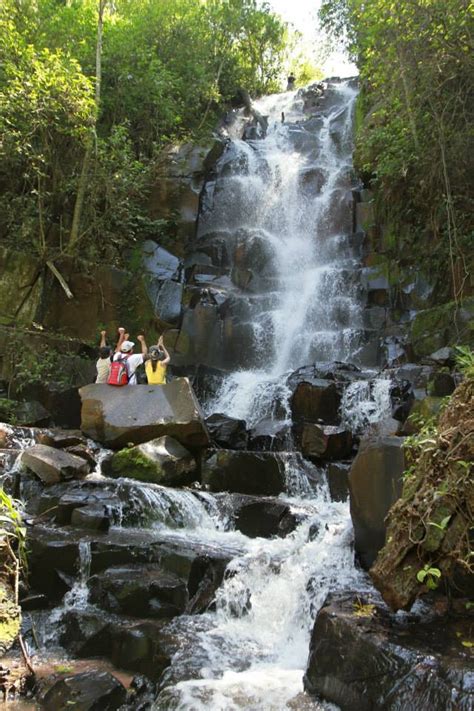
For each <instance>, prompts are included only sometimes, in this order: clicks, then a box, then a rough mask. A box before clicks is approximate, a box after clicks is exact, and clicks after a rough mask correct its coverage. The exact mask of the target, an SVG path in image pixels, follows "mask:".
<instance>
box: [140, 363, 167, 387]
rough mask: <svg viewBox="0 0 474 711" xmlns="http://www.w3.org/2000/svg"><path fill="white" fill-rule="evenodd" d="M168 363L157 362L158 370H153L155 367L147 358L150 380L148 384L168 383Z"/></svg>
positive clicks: (147, 373) (146, 368)
mask: <svg viewBox="0 0 474 711" xmlns="http://www.w3.org/2000/svg"><path fill="white" fill-rule="evenodd" d="M166 368H167V366H166V365H163V363H160V361H158V362H157V364H156V370H155V371H154V372H153V367H152V365H151V361H150V360H147V362H146V363H145V372H146V377H147V380H148V385H164V384H165V383H166Z"/></svg>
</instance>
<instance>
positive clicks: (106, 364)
mask: <svg viewBox="0 0 474 711" xmlns="http://www.w3.org/2000/svg"><path fill="white" fill-rule="evenodd" d="M110 362H111V361H110V357H109V358H99V360H98V361H97V363H96V364H95V367H96V369H97V377H96V379H95V382H96V383H106V382H107V378H108V377H109V372H110Z"/></svg>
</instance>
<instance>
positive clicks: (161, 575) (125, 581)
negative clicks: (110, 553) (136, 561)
mask: <svg viewBox="0 0 474 711" xmlns="http://www.w3.org/2000/svg"><path fill="white" fill-rule="evenodd" d="M88 585H89V590H90V601H91V602H92V603H94V604H97V605H98V606H99V607H101V608H102V609H104V610H109V611H110V612H115V613H119V614H125V615H132V616H133V617H150V618H159V619H163V618H169V617H175V616H176V615H179V614H181V613H182V612H184V609H185V607H186V603H187V601H188V593H187V588H186V584H185V582H184V581H183V580H181V579H180V578H179V577H178V576H177V575H174V574H173V573H169V572H166V571H163V570H161V569H160V567H158V566H134V565H130V566H120V567H116V568H109V569H108V570H106V571H105V572H104V573H101V574H98V575H94V576H93V577H92V578H90V580H89V582H88Z"/></svg>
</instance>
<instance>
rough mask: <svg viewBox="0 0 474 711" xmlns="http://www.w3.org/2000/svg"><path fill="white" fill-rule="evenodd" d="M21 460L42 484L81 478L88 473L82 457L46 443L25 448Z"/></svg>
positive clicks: (87, 465)
mask: <svg viewBox="0 0 474 711" xmlns="http://www.w3.org/2000/svg"><path fill="white" fill-rule="evenodd" d="M21 461H22V464H23V465H24V466H25V467H28V469H31V471H33V472H34V473H35V474H36V476H38V477H39V478H40V479H41V481H42V482H43V483H44V484H56V483H57V482H59V481H62V480H65V479H82V478H84V477H85V476H86V475H87V474H88V473H89V464H88V463H87V462H86V461H85V460H84V459H82V458H81V457H76V456H75V455H74V454H69V452H64V451H63V450H60V449H55V448H54V447H48V446H47V445H46V444H35V445H33V447H29V449H26V450H25V451H24V452H23V454H22V456H21Z"/></svg>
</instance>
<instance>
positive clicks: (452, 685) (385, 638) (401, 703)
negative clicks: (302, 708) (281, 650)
mask: <svg viewBox="0 0 474 711" xmlns="http://www.w3.org/2000/svg"><path fill="white" fill-rule="evenodd" d="M471 624H472V620H471ZM468 627H469V621H468V619H467V618H466V617H464V618H460V619H456V618H454V619H453V618H436V619H434V620H432V621H428V622H427V621H424V620H423V619H420V618H418V617H415V616H410V617H408V616H405V617H403V618H400V617H399V616H395V615H390V614H389V613H388V610H387V608H386V607H385V606H384V605H383V604H382V603H379V602H378V599H375V600H374V599H366V598H365V597H364V595H360V596H355V595H352V594H349V595H348V594H339V595H335V596H331V598H330V599H329V601H328V602H327V603H326V605H325V606H324V607H323V608H322V609H321V610H320V612H319V614H318V617H317V619H316V623H315V625H314V629H313V634H312V638H311V644H310V654H309V659H308V666H307V669H306V674H305V676H304V686H305V689H306V691H307V692H309V693H310V694H315V695H317V696H318V697H323V698H324V699H326V700H328V701H331V702H332V703H334V704H337V705H338V706H339V707H340V708H341V709H342V711H355V710H357V711H374V710H375V709H383V710H384V711H402V710H403V711H425V710H426V711H428V709H430V711H431V710H432V711H441V710H443V711H444V710H445V709H450V710H451V711H454V710H455V709H459V710H461V709H462V710H463V711H464V710H465V711H467V710H468V709H471V708H472V701H473V674H474V663H473V660H472V658H471V657H470V656H469V653H468V652H467V651H466V649H467V648H466V647H463V641H468V640H467V634H466V633H467V630H468Z"/></svg>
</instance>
